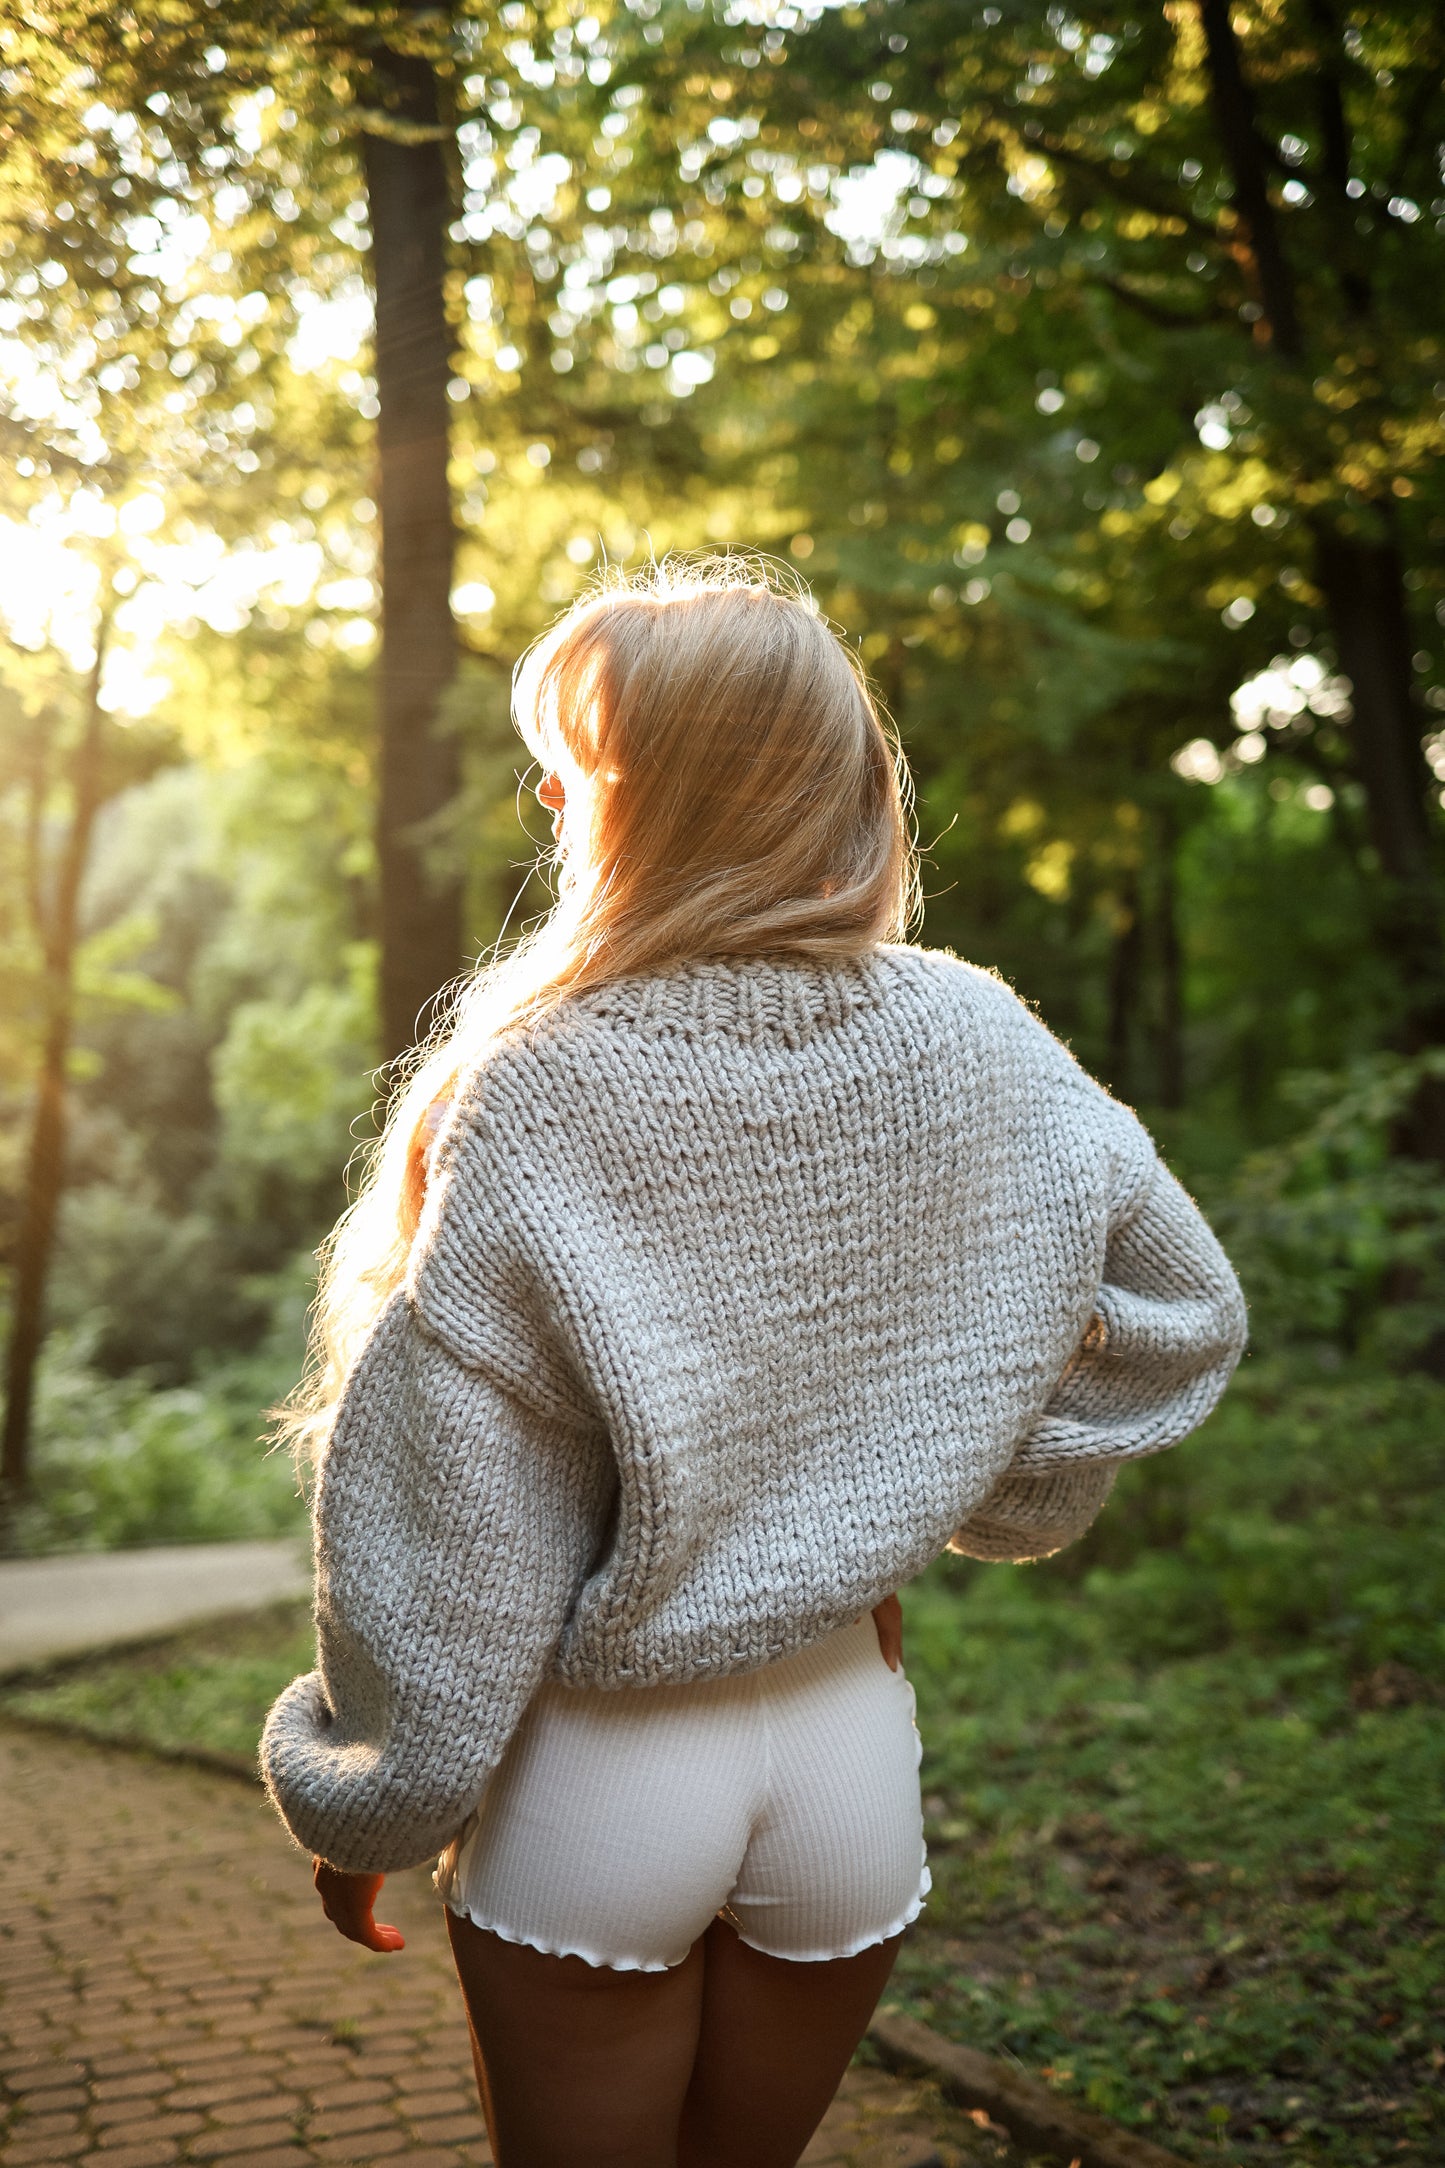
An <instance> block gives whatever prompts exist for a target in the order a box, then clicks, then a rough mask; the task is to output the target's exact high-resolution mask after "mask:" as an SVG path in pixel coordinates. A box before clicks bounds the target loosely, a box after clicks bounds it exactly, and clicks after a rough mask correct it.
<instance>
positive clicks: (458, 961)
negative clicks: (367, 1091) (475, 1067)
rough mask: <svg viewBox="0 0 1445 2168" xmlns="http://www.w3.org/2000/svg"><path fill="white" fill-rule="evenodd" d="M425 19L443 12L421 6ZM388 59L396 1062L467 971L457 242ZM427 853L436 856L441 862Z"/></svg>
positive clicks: (422, 101)
mask: <svg viewBox="0 0 1445 2168" xmlns="http://www.w3.org/2000/svg"><path fill="white" fill-rule="evenodd" d="M411 12H412V13H414V14H424V15H427V16H428V17H430V16H431V15H432V14H433V13H434V11H433V10H430V9H428V8H426V7H425V6H424V4H423V0H417V4H416V5H415V6H413V7H412V9H411ZM404 30H405V21H404V14H403V20H402V23H401V26H400V28H399V29H398V30H397V31H396V32H394V33H393V37H394V42H393V43H392V44H391V45H390V46H389V47H387V48H384V49H382V50H381V51H380V52H379V53H378V54H377V56H376V58H375V61H374V65H373V70H372V78H371V84H370V85H369V86H368V87H369V89H370V90H371V92H372V94H373V96H374V98H375V102H374V103H371V104H369V106H368V109H367V111H366V113H365V115H364V126H365V133H364V134H363V137H362V144H363V154H364V162H365V169H366V187H367V196H368V199H369V203H370V212H371V233H372V246H371V274H372V285H373V290H374V293H375V298H376V389H377V398H378V400H379V402H380V412H379V414H378V417H377V460H378V472H379V482H378V489H377V498H378V504H379V508H380V513H381V669H380V675H379V681H378V721H379V736H378V758H377V780H378V794H377V859H378V870H379V878H380V924H381V1033H382V1045H383V1050H384V1054H385V1057H386V1058H387V1059H388V1060H390V1059H393V1058H394V1057H395V1056H397V1055H399V1054H401V1053H403V1052H404V1051H405V1050H406V1048H408V1047H409V1046H411V1045H412V1043H413V1042H414V1041H415V1039H416V1038H417V1037H418V1036H419V1035H420V1034H422V1033H424V1032H425V1030H426V1029H427V1026H428V1023H429V1021H430V1018H431V1015H432V1013H433V1007H434V1004H435V1002H436V998H437V996H438V994H439V993H440V992H441V991H442V989H443V988H444V987H445V986H446V985H447V983H448V982H449V981H450V980H451V979H453V978H454V977H455V976H456V974H457V973H458V972H459V971H460V970H461V968H462V963H463V935H462V884H461V881H460V879H459V878H458V876H457V875H456V873H455V872H452V871H447V870H442V869H440V868H439V867H438V865H437V863H436V851H435V832H436V825H437V823H438V821H439V819H440V817H441V816H442V815H444V814H445V812H446V810H447V808H448V807H449V806H450V805H451V803H452V801H453V800H454V798H455V797H456V795H457V791H458V789H459V787H460V784H461V765H460V757H459V748H458V742H457V739H456V737H455V735H454V734H452V733H450V732H448V731H447V730H446V729H445V728H444V727H443V722H444V717H443V710H442V700H443V695H444V694H445V692H446V689H447V686H448V685H449V684H450V682H451V680H452V677H453V675H454V673H455V670H456V662H457V645H456V630H455V625H454V621H453V618H452V605H451V591H452V567H453V557H454V552H455V533H454V527H453V520H452V498H451V483H450V479H449V476H448V471H447V469H448V461H449V456H450V435H451V432H450V411H451V407H450V401H449V399H448V396H447V385H448V382H449V380H450V378H451V375H452V361H451V356H452V346H453V337H452V332H451V328H450V326H449V324H448V322H447V310H446V296H445V282H446V271H447V260H446V251H447V229H448V227H449V225H450V224H451V218H452V191H451V175H450V172H449V162H448V156H447V144H448V139H449V135H450V130H449V128H448V126H447V123H446V120H445V118H444V115H443V113H442V111H441V107H440V91H441V85H440V83H439V80H438V75H437V70H436V66H435V63H434V60H433V58H432V57H431V54H430V53H429V51H428V50H427V49H426V46H425V44H424V43H413V44H412V45H411V46H410V47H408V46H407V44H406V43H405V42H404ZM429 845H430V846H431V847H430V848H429Z"/></svg>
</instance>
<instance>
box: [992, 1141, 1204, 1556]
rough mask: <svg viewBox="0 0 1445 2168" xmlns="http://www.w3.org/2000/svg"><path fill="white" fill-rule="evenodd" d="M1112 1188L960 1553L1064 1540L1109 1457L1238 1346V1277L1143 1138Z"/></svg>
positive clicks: (1111, 1470) (1194, 1405) (1186, 1424)
mask: <svg viewBox="0 0 1445 2168" xmlns="http://www.w3.org/2000/svg"><path fill="white" fill-rule="evenodd" d="M1110 1104H1111V1105H1112V1102H1111V1103H1110ZM1116 1112H1117V1113H1119V1114H1121V1115H1122V1114H1123V1112H1124V1110H1123V1109H1122V1108H1120V1109H1117V1110H1116ZM1127 1119H1128V1122H1129V1123H1130V1125H1131V1127H1132V1129H1133V1131H1134V1132H1135V1133H1136V1135H1137V1136H1138V1137H1139V1138H1141V1139H1142V1138H1143V1132H1142V1131H1141V1130H1139V1129H1138V1125H1137V1123H1134V1121H1133V1117H1132V1116H1129V1117H1127ZM1144 1142H1145V1144H1146V1145H1147V1139H1146V1140H1144ZM1125 1164H1126V1165H1127V1164H1128V1162H1127V1161H1126V1162H1125ZM1121 1189H1122V1194H1121V1196H1120V1197H1119V1199H1118V1201H1117V1203H1116V1206H1115V1209H1114V1210H1113V1212H1112V1213H1111V1215H1110V1223H1109V1229H1108V1237H1107V1244H1106V1249H1105V1257H1104V1270H1103V1278H1102V1284H1101V1285H1100V1288H1099V1293H1098V1298H1097V1303H1096V1309H1095V1315H1094V1317H1093V1319H1092V1320H1091V1322H1090V1324H1089V1327H1088V1330H1087V1331H1086V1332H1085V1334H1084V1336H1083V1339H1082V1341H1081V1342H1080V1344H1079V1347H1078V1348H1077V1349H1076V1351H1075V1353H1074V1355H1073V1357H1072V1359H1071V1360H1070V1362H1069V1364H1068V1366H1067V1367H1066V1369H1065V1371H1064V1374H1063V1376H1062V1378H1061V1379H1060V1381H1059V1384H1058V1387H1057V1389H1056V1391H1055V1393H1054V1395H1053V1398H1052V1399H1051V1401H1050V1402H1049V1405H1048V1407H1047V1408H1046V1409H1045V1411H1044V1413H1043V1415H1042V1416H1041V1417H1040V1419H1039V1421H1038V1422H1037V1423H1036V1424H1035V1426H1034V1428H1033V1429H1032V1430H1031V1431H1030V1433H1029V1435H1028V1436H1027V1437H1026V1438H1025V1439H1024V1441H1023V1442H1022V1444H1021V1445H1020V1447H1019V1449H1018V1451H1017V1453H1016V1454H1015V1455H1014V1458H1013V1460H1012V1462H1011V1463H1010V1465H1009V1468H1008V1470H1007V1472H1006V1474H1005V1475H1004V1476H1003V1477H1002V1479H1001V1480H1000V1481H999V1482H998V1483H997V1484H996V1485H995V1487H994V1489H993V1490H992V1491H991V1492H990V1493H989V1495H988V1497H987V1498H985V1499H984V1500H983V1501H982V1502H981V1504H980V1505H979V1506H978V1507H977V1508H976V1509H975V1510H974V1512H972V1513H971V1514H970V1515H969V1516H968V1518H967V1519H966V1520H965V1521H964V1522H963V1524H962V1526H961V1527H960V1528H959V1529H958V1531H957V1533H956V1534H955V1536H954V1537H953V1540H952V1542H951V1544H950V1546H949V1547H950V1549H952V1550H957V1551H962V1552H964V1553H965V1555H966V1556H968V1557H970V1558H983V1559H1025V1558H1046V1557H1048V1556H1050V1555H1051V1554H1052V1553H1053V1552H1054V1551H1059V1550H1062V1549H1063V1548H1064V1546H1065V1545H1066V1544H1069V1543H1072V1542H1073V1541H1074V1540H1075V1538H1076V1537H1078V1536H1081V1535H1082V1534H1083V1533H1084V1531H1085V1529H1086V1528H1087V1527H1088V1526H1089V1524H1090V1522H1091V1521H1092V1520H1093V1519H1094V1517H1095V1515H1096V1514H1097V1513H1098V1512H1099V1510H1100V1508H1101V1507H1102V1506H1103V1504H1104V1502H1105V1500H1106V1499H1107V1497H1108V1495H1109V1492H1110V1490H1111V1489H1112V1487H1113V1482H1114V1477H1115V1474H1116V1473H1117V1470H1118V1468H1119V1466H1120V1464H1121V1463H1122V1462H1124V1461H1126V1460H1136V1459H1139V1458H1140V1457H1142V1456H1143V1455H1144V1454H1147V1453H1157V1452H1159V1451H1161V1450H1162V1449H1163V1448H1164V1447H1165V1446H1169V1445H1173V1444H1175V1443H1177V1441H1178V1440H1179V1439H1180V1438H1182V1437H1184V1436H1186V1435H1187V1433H1188V1432H1189V1431H1191V1430H1193V1429H1194V1428H1195V1427H1196V1426H1197V1425H1198V1424H1200V1423H1202V1422H1203V1420H1204V1418H1205V1416H1206V1415H1208V1413H1209V1411H1210V1409H1211V1408H1212V1407H1213V1406H1214V1404H1215V1402H1216V1401H1217V1400H1218V1398H1219V1396H1220V1394H1221V1393H1222V1392H1223V1391H1224V1388H1225V1386H1226V1385H1227V1384H1228V1382H1229V1379H1230V1376H1231V1375H1232V1373H1233V1371H1234V1367H1235V1365H1236V1363H1237V1362H1238V1361H1239V1358H1240V1355H1241V1354H1242V1353H1243V1351H1244V1344H1245V1338H1246V1319H1245V1309H1244V1297H1243V1295H1242V1294H1241V1292H1240V1288H1239V1282H1238V1281H1237V1280H1236V1278H1235V1276H1234V1272H1233V1269H1232V1267H1231V1266H1230V1263H1229V1260H1228V1258H1227V1257H1226V1256H1225V1254H1224V1252H1223V1250H1222V1249H1221V1248H1220V1246H1219V1243H1218V1242H1217V1241H1216V1239H1215V1237H1214V1234H1213V1232H1212V1231H1211V1229H1210V1227H1209V1225H1208V1222H1207V1221H1206V1220H1205V1218H1204V1215H1203V1214H1202V1213H1201V1212H1200V1210H1199V1208H1198V1206H1197V1205H1196V1204H1195V1203H1194V1202H1193V1200H1192V1199H1191V1198H1190V1197H1189V1196H1188V1195H1187V1194H1186V1192H1185V1191H1184V1190H1183V1189H1181V1187H1180V1185H1179V1184H1178V1182H1176V1181H1175V1179H1174V1177H1173V1175H1171V1174H1170V1173H1169V1171H1168V1169H1167V1168H1166V1167H1164V1166H1163V1165H1162V1164H1161V1162H1160V1161H1159V1160H1158V1159H1157V1157H1156V1156H1155V1155H1154V1152H1153V1149H1152V1147H1148V1156H1147V1160H1146V1162H1145V1163H1144V1165H1143V1167H1142V1170H1141V1169H1140V1167H1139V1162H1138V1158H1137V1155H1135V1156H1134V1157H1133V1168H1132V1171H1131V1172H1130V1173H1129V1174H1128V1175H1127V1176H1126V1177H1125V1178H1124V1179H1123V1181H1122V1182H1121Z"/></svg>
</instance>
